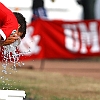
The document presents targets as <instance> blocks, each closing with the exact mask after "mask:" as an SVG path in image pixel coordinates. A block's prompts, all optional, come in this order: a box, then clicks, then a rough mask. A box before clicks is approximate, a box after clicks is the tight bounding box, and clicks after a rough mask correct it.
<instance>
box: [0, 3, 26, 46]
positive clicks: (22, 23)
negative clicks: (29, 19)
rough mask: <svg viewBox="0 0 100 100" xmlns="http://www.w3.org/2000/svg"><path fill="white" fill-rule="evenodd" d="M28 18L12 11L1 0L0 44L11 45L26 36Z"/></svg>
mask: <svg viewBox="0 0 100 100" xmlns="http://www.w3.org/2000/svg"><path fill="white" fill-rule="evenodd" d="M25 34H26V20H25V17H24V16H23V15H22V14H21V13H18V12H12V11H11V10H10V9H8V8H7V7H6V6H5V5H4V4H2V3H1V2H0V46H4V45H9V44H11V43H13V42H15V41H16V40H18V39H19V38H21V39H22V38H23V37H25Z"/></svg>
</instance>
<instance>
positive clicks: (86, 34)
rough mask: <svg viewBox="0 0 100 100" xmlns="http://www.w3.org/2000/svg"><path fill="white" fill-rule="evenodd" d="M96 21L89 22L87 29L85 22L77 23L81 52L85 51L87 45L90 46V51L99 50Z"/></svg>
mask: <svg viewBox="0 0 100 100" xmlns="http://www.w3.org/2000/svg"><path fill="white" fill-rule="evenodd" d="M97 26H98V25H97V23H96V22H90V23H89V29H87V27H86V25H85V23H80V24H79V29H80V35H81V49H80V52H81V53H87V52H88V51H87V48H86V47H87V46H91V49H90V52H92V53H95V52H99V51H100V49H99V40H98V30H97Z"/></svg>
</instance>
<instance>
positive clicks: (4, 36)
mask: <svg viewBox="0 0 100 100" xmlns="http://www.w3.org/2000/svg"><path fill="white" fill-rule="evenodd" d="M0 35H1V36H2V37H3V39H4V40H5V39H6V35H5V34H4V32H3V31H2V30H1V29H0Z"/></svg>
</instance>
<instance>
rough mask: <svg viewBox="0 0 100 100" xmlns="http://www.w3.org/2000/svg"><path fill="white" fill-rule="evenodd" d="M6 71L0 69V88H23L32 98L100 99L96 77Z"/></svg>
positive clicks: (20, 70)
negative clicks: (5, 72)
mask: <svg viewBox="0 0 100 100" xmlns="http://www.w3.org/2000/svg"><path fill="white" fill-rule="evenodd" d="M7 72H8V74H4V73H2V69H1V73H0V76H1V78H0V89H5V90H6V89H9V90H16V89H18V90H24V91H25V92H26V95H27V96H26V97H27V98H32V99H33V100H100V80H98V79H93V78H86V77H73V76H67V75H63V74H61V73H54V72H46V71H45V72H44V71H36V70H29V69H17V71H14V70H7ZM10 73H11V74H10Z"/></svg>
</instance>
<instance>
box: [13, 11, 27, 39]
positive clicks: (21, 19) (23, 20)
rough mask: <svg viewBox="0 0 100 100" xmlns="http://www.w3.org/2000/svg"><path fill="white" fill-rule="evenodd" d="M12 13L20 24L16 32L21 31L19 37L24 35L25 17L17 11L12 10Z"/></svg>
mask: <svg viewBox="0 0 100 100" xmlns="http://www.w3.org/2000/svg"><path fill="white" fill-rule="evenodd" d="M13 14H14V15H15V16H16V18H17V21H18V23H19V24H20V25H21V26H20V28H19V30H18V32H21V33H23V34H22V36H21V39H22V38H24V37H25V34H26V20H25V17H24V16H23V15H22V14H21V13H19V12H13Z"/></svg>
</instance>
